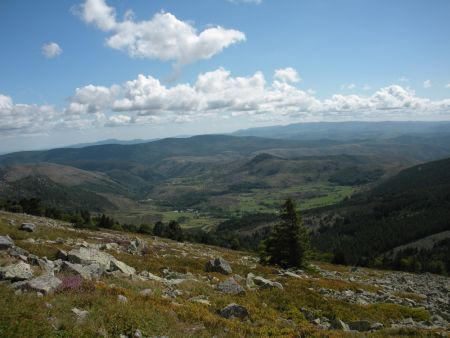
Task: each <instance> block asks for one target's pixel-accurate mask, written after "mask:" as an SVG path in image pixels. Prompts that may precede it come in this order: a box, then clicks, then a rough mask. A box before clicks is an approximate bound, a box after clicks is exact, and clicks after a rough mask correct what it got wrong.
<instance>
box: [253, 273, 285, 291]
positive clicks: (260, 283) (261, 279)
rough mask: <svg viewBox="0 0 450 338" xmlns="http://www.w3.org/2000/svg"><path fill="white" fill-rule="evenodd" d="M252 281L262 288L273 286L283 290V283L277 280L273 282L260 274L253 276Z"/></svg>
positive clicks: (271, 287)
mask: <svg viewBox="0 0 450 338" xmlns="http://www.w3.org/2000/svg"><path fill="white" fill-rule="evenodd" d="M253 282H254V283H255V284H256V285H258V286H259V287H261V288H262V289H273V288H278V289H281V290H283V285H281V284H280V283H278V282H273V281H271V280H268V279H266V278H264V277H261V276H257V277H255V278H253Z"/></svg>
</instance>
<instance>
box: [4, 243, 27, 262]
mask: <svg viewBox="0 0 450 338" xmlns="http://www.w3.org/2000/svg"><path fill="white" fill-rule="evenodd" d="M29 254H30V253H29V252H28V251H27V250H25V249H22V248H19V247H18V246H13V247H10V248H9V249H8V255H10V256H12V257H18V258H21V259H22V258H23V257H26V256H28V255H29Z"/></svg>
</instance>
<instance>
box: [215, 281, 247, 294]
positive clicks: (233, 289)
mask: <svg viewBox="0 0 450 338" xmlns="http://www.w3.org/2000/svg"><path fill="white" fill-rule="evenodd" d="M216 289H217V291H220V292H223V293H228V294H232V295H238V294H244V293H245V290H244V288H243V287H242V286H240V285H239V284H238V283H237V282H236V281H235V280H234V278H233V277H231V278H229V279H227V280H226V281H223V282H221V283H219V284H218V285H217V287H216Z"/></svg>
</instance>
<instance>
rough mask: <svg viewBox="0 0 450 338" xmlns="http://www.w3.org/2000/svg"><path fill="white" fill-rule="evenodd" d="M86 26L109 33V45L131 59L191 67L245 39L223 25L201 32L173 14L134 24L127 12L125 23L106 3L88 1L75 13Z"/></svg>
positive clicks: (99, 0) (98, 0)
mask: <svg viewBox="0 0 450 338" xmlns="http://www.w3.org/2000/svg"><path fill="white" fill-rule="evenodd" d="M75 12H76V13H77V15H78V16H79V17H80V18H81V19H82V20H83V21H85V22H86V23H89V24H94V25H95V26H97V27H98V28H99V29H101V30H103V31H105V32H108V33H109V34H110V36H109V37H108V38H107V39H106V45H107V46H109V47H111V48H113V49H117V50H121V51H124V52H126V53H127V54H128V55H129V56H131V57H138V58H148V59H159V60H162V61H173V62H175V63H177V64H188V63H192V62H195V61H198V60H202V59H209V58H211V57H212V56H213V55H215V54H217V53H220V52H221V51H222V50H223V49H224V48H226V47H228V46H230V45H232V44H234V43H237V42H240V41H244V40H245V34H244V33H242V32H240V31H238V30H235V29H226V28H223V27H220V26H216V27H209V28H206V29H205V30H203V31H201V32H197V30H196V29H195V28H194V27H193V26H192V24H190V23H188V22H185V21H181V20H179V19H177V18H176V17H175V16H174V15H173V14H171V13H164V12H159V13H156V14H155V15H154V16H153V17H152V18H150V19H149V20H144V21H135V20H134V18H133V15H132V14H131V12H129V11H128V12H127V15H125V18H124V20H123V21H118V20H117V19H116V10H115V9H114V8H113V7H110V6H108V5H107V4H106V2H105V0H86V1H85V2H84V3H83V4H82V5H80V6H79V7H77V9H76V10H75Z"/></svg>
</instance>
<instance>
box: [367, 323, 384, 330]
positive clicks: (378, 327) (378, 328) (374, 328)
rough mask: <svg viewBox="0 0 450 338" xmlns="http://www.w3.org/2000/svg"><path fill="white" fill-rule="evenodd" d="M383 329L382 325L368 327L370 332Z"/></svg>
mask: <svg viewBox="0 0 450 338" xmlns="http://www.w3.org/2000/svg"><path fill="white" fill-rule="evenodd" d="M383 327H384V325H383V324H382V323H373V324H372V325H371V326H370V329H371V330H381V329H382V328H383Z"/></svg>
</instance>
